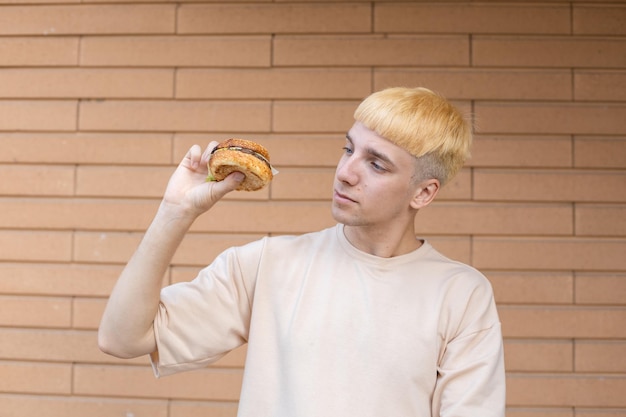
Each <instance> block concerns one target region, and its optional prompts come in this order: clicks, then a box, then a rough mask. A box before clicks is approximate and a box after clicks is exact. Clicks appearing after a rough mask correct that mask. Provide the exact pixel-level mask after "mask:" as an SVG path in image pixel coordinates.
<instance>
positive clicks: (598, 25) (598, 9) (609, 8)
mask: <svg viewBox="0 0 626 417" xmlns="http://www.w3.org/2000/svg"><path fill="white" fill-rule="evenodd" d="M625 19H626V7H624V5H623V4H573V6H572V29H573V33H574V34H576V35H609V36H616V35H626V28H625V27H624V20H625Z"/></svg>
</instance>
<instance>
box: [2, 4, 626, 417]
mask: <svg viewBox="0 0 626 417" xmlns="http://www.w3.org/2000/svg"><path fill="white" fill-rule="evenodd" d="M625 68H626V4H624V2H619V1H593V2H582V1H581V2H578V1H558V0H554V1H545V2H541V1H537V2H532V3H531V2H523V1H513V2H510V1H508V2H497V1H490V2H484V3H475V2H470V1H467V2H459V3H456V2H391V1H374V2H372V1H367V2H365V1H352V2H340V1H334V2H316V1H301V2H293V3H292V2H281V1H276V2H246V3H236V2H226V1H224V2H221V3H220V2H208V1H207V2H195V1H189V2H180V3H173V2H167V1H162V2H159V1H154V2H143V1H139V0H138V1H137V2H127V1H123V0H122V1H116V2H113V1H107V0H103V1H101V2H95V1H94V2H90V1H85V2H83V3H79V2H76V1H67V2H66V3H63V0H61V2H59V3H57V2H54V3H52V2H49V1H47V0H32V1H31V0H0V417H9V416H10V417H41V416H46V417H77V416H90V417H101V416H102V417H104V416H107V417H108V416H133V417H200V416H202V417H218V416H219V417H230V416H234V415H235V413H236V400H237V397H238V390H239V386H240V382H241V375H242V371H241V367H242V364H243V358H244V355H245V348H244V349H239V350H237V351H235V352H233V353H231V354H229V355H228V356H227V357H225V358H224V359H223V360H221V361H220V362H219V363H217V364H216V365H215V366H211V367H209V368H207V369H205V370H202V371H199V372H193V373H187V374H182V375H176V376H172V377H167V378H163V379H161V380H155V379H154V378H153V377H152V373H151V370H150V369H149V367H148V366H147V360H146V358H140V359H136V360H130V361H122V360H117V359H115V358H112V357H109V356H106V355H104V354H102V353H100V351H99V350H98V348H97V346H96V328H97V326H98V322H99V319H100V315H101V313H102V310H103V307H104V304H105V301H106V297H107V295H108V293H109V291H110V290H111V288H112V286H113V283H114V281H115V279H116V277H117V274H118V273H119V272H120V270H121V268H122V266H123V264H124V263H125V262H126V260H127V259H128V258H129V256H130V254H131V253H132V251H133V249H134V247H135V245H136V244H137V243H138V240H139V239H140V237H141V235H142V232H143V231H144V230H145V228H146V227H147V225H148V222H149V221H150V219H151V217H152V215H153V214H154V212H155V209H156V207H157V205H158V201H159V196H160V195H161V193H162V191H163V189H164V186H165V182H166V181H167V178H168V177H169V175H170V173H171V172H172V170H173V166H174V164H175V163H177V162H178V161H179V160H180V158H181V157H182V156H183V155H184V153H185V151H186V150H187V149H188V147H189V146H190V145H191V144H192V143H196V142H198V143H202V144H206V143H207V142H208V141H210V140H213V139H223V138H225V137H228V136H233V135H240V136H243V137H249V138H253V139H257V140H259V141H260V142H262V143H264V144H265V145H266V146H267V147H268V148H269V149H270V151H271V154H272V160H273V163H274V164H275V165H276V167H277V168H278V169H279V170H280V175H279V176H278V177H277V178H276V179H275V181H274V182H273V183H272V184H271V186H270V187H269V188H267V189H265V190H263V191H260V192H257V193H252V194H248V193H243V194H241V193H240V194H231V195H230V196H229V197H228V198H227V199H225V200H224V201H223V202H222V203H221V204H220V205H218V206H217V207H216V208H215V209H214V210H215V213H216V214H215V215H213V216H205V217H202V218H201V219H200V220H199V221H198V222H197V223H196V224H195V226H194V227H193V230H192V232H191V233H190V234H189V235H188V236H187V238H186V240H185V241H184V243H183V245H182V247H181V249H180V251H179V252H178V254H177V255H176V257H175V258H174V261H173V263H172V265H171V268H170V269H169V271H168V274H167V276H166V277H164V281H165V282H176V281H181V280H186V279H189V278H190V277H193V276H194V274H195V271H196V270H197V269H198V268H199V267H201V266H203V265H205V264H206V263H207V262H209V261H210V260H211V259H212V257H213V256H214V255H215V254H217V253H218V252H219V251H221V250H222V249H223V248H225V247H227V246H230V245H234V244H240V243H244V242H247V241H249V240H251V239H256V238H258V237H260V236H263V235H266V234H278V233H301V232H306V231H310V230H316V229H319V228H322V227H325V226H328V225H330V224H332V222H333V221H332V218H331V217H330V214H329V197H330V193H329V191H330V185H331V180H332V177H333V171H334V165H335V163H336V161H337V159H338V157H339V154H340V149H339V148H340V147H341V146H342V143H343V135H344V133H345V131H346V130H347V129H348V128H349V126H350V125H351V123H352V111H353V110H354V108H355V106H356V105H357V103H358V102H359V101H360V99H362V98H363V97H364V96H366V95H368V94H369V93H370V92H372V91H374V90H378V89H380V88H383V87H386V86H394V85H424V86H427V87H430V88H432V89H435V90H438V91H440V92H442V93H443V94H444V95H445V96H447V97H449V98H450V99H452V100H453V101H454V102H455V103H457V104H458V105H459V106H460V107H461V108H462V109H463V110H464V111H466V112H467V113H468V114H469V113H471V114H473V116H474V118H475V124H476V139H475V146H474V148H473V157H472V159H471V160H470V161H469V162H468V163H467V165H466V167H465V168H464V169H463V170H462V172H461V173H460V174H459V176H458V177H457V179H456V180H455V181H454V182H453V183H451V184H450V185H449V186H448V187H447V188H445V189H444V192H443V193H442V194H440V196H441V198H440V199H439V201H438V202H436V203H435V204H434V205H433V206H431V207H430V208H428V209H426V210H424V211H423V212H422V213H420V214H419V215H418V219H417V227H418V230H420V233H421V234H422V235H423V236H426V237H427V238H428V239H430V240H431V241H432V242H433V244H434V245H435V246H436V247H438V248H439V249H440V250H441V251H443V252H444V253H446V254H448V255H449V256H451V257H453V258H456V259H459V260H461V261H464V262H467V263H470V264H472V265H474V266H476V267H478V268H479V269H481V270H482V271H483V272H484V273H485V275H487V277H488V278H489V279H490V280H491V282H492V283H493V286H494V291H495V294H496V298H497V301H498V303H499V311H500V314H501V318H502V322H503V330H504V335H505V347H506V365H507V375H508V378H507V381H508V382H507V383H508V398H507V402H508V413H507V415H508V416H509V417H618V416H619V417H624V416H626V395H624V393H625V392H626V359H625V358H626V256H625V255H626V70H625Z"/></svg>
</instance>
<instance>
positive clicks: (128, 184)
mask: <svg viewBox="0 0 626 417" xmlns="http://www.w3.org/2000/svg"><path fill="white" fill-rule="evenodd" d="M173 172H174V168H173V167H171V166H165V167H152V166H150V167H136V166H126V167H120V166H82V167H78V169H77V172H76V195H79V196H91V197H93V196H96V197H97V196H117V197H161V196H162V195H163V192H164V191H165V187H166V185H167V182H168V180H169V178H170V176H171V175H172V173H173Z"/></svg>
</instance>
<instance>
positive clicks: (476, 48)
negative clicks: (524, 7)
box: [472, 35, 626, 69]
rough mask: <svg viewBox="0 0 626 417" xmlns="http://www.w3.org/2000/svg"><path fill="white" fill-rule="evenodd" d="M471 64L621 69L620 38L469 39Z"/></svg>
mask: <svg viewBox="0 0 626 417" xmlns="http://www.w3.org/2000/svg"><path fill="white" fill-rule="evenodd" d="M472 64H473V65H475V66H479V67H483V66H484V67H491V66H497V67H522V68H523V67H543V68H556V67H560V68H568V67H577V68H598V67H599V68H606V69H609V68H623V67H624V66H625V65H626V41H625V40H623V39H620V38H608V37H607V38H595V37H566V36H563V37H557V36H551V37H546V36H488V35H485V36H482V35H476V36H474V37H473V38H472Z"/></svg>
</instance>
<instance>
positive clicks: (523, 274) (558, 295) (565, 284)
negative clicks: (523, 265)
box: [483, 271, 574, 304]
mask: <svg viewBox="0 0 626 417" xmlns="http://www.w3.org/2000/svg"><path fill="white" fill-rule="evenodd" d="M483 272H484V273H485V275H487V278H489V281H490V282H491V285H492V287H493V292H494V295H495V298H496V302H497V303H498V304H571V303H572V302H573V301H574V277H573V276H572V273H567V272H528V271H519V272H514V271H513V272H510V271H483Z"/></svg>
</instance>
